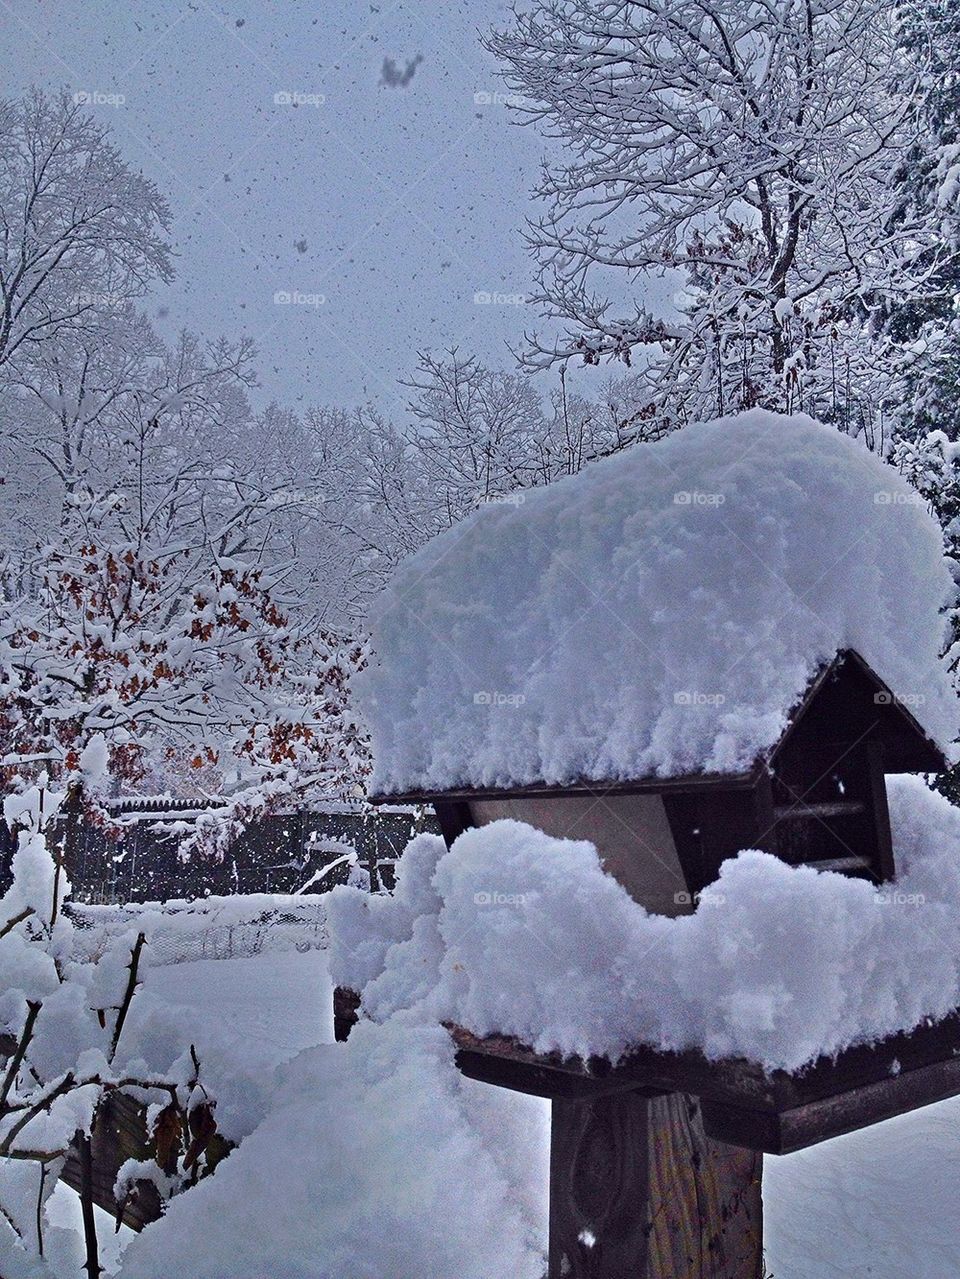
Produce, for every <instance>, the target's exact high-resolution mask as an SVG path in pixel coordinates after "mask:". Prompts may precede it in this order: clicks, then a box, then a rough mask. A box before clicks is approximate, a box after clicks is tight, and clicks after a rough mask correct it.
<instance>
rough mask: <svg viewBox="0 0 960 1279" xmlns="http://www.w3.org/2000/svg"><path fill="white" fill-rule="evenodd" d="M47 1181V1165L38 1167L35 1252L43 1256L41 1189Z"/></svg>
mask: <svg viewBox="0 0 960 1279" xmlns="http://www.w3.org/2000/svg"><path fill="white" fill-rule="evenodd" d="M46 1181H47V1165H46V1164H44V1163H42V1164H41V1165H40V1185H39V1187H38V1189H37V1252H39V1254H40V1256H41V1257H42V1256H43V1188H44V1186H45V1185H46Z"/></svg>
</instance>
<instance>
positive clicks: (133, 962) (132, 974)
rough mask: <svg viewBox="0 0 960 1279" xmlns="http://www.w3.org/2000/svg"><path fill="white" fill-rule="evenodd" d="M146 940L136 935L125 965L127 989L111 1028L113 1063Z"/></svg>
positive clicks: (135, 986)
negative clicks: (114, 1023) (115, 1020)
mask: <svg viewBox="0 0 960 1279" xmlns="http://www.w3.org/2000/svg"><path fill="white" fill-rule="evenodd" d="M145 941H146V938H145V937H144V935H143V933H138V934H137V940H136V941H135V942H134V944H133V950H132V951H131V952H130V963H129V964H128V965H127V968H128V973H129V975H128V977H127V988H126V990H125V991H124V992H123V1002H122V1003H121V1004H120V1011H119V1012H118V1013H117V1024H116V1025H115V1026H114V1028H113V1039H112V1040H111V1041H110V1057H109V1059H108V1060H109V1061H110V1062H111V1064H112V1062H113V1059H114V1057H115V1056H116V1055H117V1047H118V1045H119V1043H120V1035H121V1033H122V1031H123V1023H124V1022H125V1021H126V1020H127V1013H128V1012H129V1011H130V1003H131V1001H132V999H133V996H134V992H135V991H136V989H137V970H138V968H139V967H140V952H141V951H142V950H143V946H144V942H145Z"/></svg>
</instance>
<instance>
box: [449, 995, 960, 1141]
mask: <svg viewBox="0 0 960 1279" xmlns="http://www.w3.org/2000/svg"><path fill="white" fill-rule="evenodd" d="M447 1029H448V1031H449V1032H450V1033H451V1035H452V1036H453V1039H454V1042H455V1043H456V1045H457V1047H458V1054H457V1064H458V1065H459V1066H460V1067H461V1069H463V1071H464V1073H465V1074H468V1075H470V1077H471V1078H473V1079H480V1080H483V1081H485V1082H488V1083H493V1084H497V1085H499V1086H500V1087H505V1088H512V1089H515V1090H516V1091H520V1092H528V1093H533V1094H534V1095H536V1096H540V1097H548V1098H550V1099H551V1100H571V1099H573V1100H576V1099H589V1098H590V1097H600V1096H605V1095H611V1094H616V1093H619V1092H623V1093H627V1092H633V1091H635V1090H637V1089H643V1090H646V1092H647V1093H648V1094H652V1093H655V1092H660V1093H674V1092H682V1093H686V1094H689V1095H691V1096H696V1097H699V1098H700V1099H701V1101H702V1103H703V1111H704V1120H705V1124H706V1131H707V1133H708V1134H709V1135H711V1136H713V1137H715V1138H717V1139H719V1140H722V1141H724V1142H727V1143H729V1144H733V1145H738V1146H742V1147H744V1148H745V1149H750V1150H754V1151H763V1152H766V1153H768V1154H789V1153H791V1152H792V1151H795V1150H801V1149H803V1148H805V1147H807V1146H812V1145H816V1144H817V1143H818V1142H821V1141H826V1140H828V1139H829V1138H831V1137H836V1136H839V1135H841V1134H842V1133H847V1132H854V1131H856V1130H857V1129H860V1128H865V1127H868V1126H869V1125H871V1124H875V1123H878V1122H879V1121H880V1120H883V1119H889V1118H892V1117H893V1116H894V1115H899V1114H903V1113H905V1112H907V1111H910V1110H916V1109H917V1108H919V1107H921V1106H927V1105H930V1104H931V1103H932V1102H936V1101H942V1100H944V1099H945V1098H947V1097H951V1096H955V1095H960V1018H958V1017H957V1016H956V1015H953V1016H951V1017H948V1018H946V1019H944V1020H943V1021H941V1022H937V1023H933V1024H929V1025H923V1026H920V1027H918V1028H917V1029H916V1030H914V1031H912V1032H904V1033H903V1034H900V1035H894V1036H891V1037H890V1038H889V1039H886V1040H883V1041H881V1042H880V1043H878V1044H872V1045H863V1046H859V1047H854V1048H848V1049H846V1050H845V1051H844V1052H842V1053H839V1054H838V1055H837V1057H836V1058H833V1057H821V1058H819V1059H818V1060H817V1061H816V1062H814V1063H813V1064H812V1065H810V1066H808V1067H806V1068H805V1069H804V1070H803V1071H802V1072H799V1073H796V1074H790V1073H788V1072H786V1071H783V1070H775V1071H771V1072H769V1073H768V1072H765V1071H764V1070H763V1068H762V1067H761V1066H760V1065H759V1064H758V1063H756V1062H750V1061H746V1060H744V1059H742V1058H726V1059H724V1060H721V1061H708V1060H707V1058H705V1057H704V1056H703V1054H702V1053H699V1052H695V1051H690V1052H684V1053H664V1052H660V1051H658V1050H657V1049H654V1048H646V1047H638V1048H636V1049H635V1050H633V1051H632V1052H631V1053H629V1054H628V1055H627V1056H626V1057H624V1058H623V1059H622V1060H621V1061H620V1062H618V1063H617V1065H615V1066H614V1065H611V1063H610V1062H608V1061H605V1060H604V1059H591V1060H589V1061H583V1060H581V1059H580V1058H563V1057H561V1056H560V1055H559V1054H557V1053H548V1054H537V1053H534V1052H533V1051H532V1049H530V1048H527V1047H525V1046H524V1045H522V1044H519V1043H517V1041H516V1040H513V1039H509V1038H506V1037H503V1036H491V1037H489V1038H486V1039H481V1038H478V1037H477V1036H476V1035H472V1034H471V1033H470V1032H469V1031H466V1030H464V1029H463V1028H462V1027H457V1026H448V1027H447Z"/></svg>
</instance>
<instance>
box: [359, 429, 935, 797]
mask: <svg viewBox="0 0 960 1279" xmlns="http://www.w3.org/2000/svg"><path fill="white" fill-rule="evenodd" d="M953 592H954V587H953V583H952V580H951V577H950V574H949V572H948V570H947V567H946V564H945V561H944V558H943V548H942V537H941V533H940V530H939V527H938V526H937V524H936V523H935V521H934V520H933V518H932V517H931V516H930V515H929V513H928V512H927V511H926V509H925V507H924V505H923V503H922V501H921V499H920V497H919V496H918V494H917V493H916V492H915V491H914V490H913V489H911V488H910V487H909V486H908V484H907V483H906V481H905V480H903V479H902V477H901V476H900V475H899V474H898V473H897V472H896V471H894V470H893V468H892V467H890V466H888V465H887V464H886V463H885V462H883V461H882V460H880V459H879V458H878V457H877V456H876V455H874V454H872V453H870V452H868V451H867V449H866V448H864V447H863V446H862V445H861V444H859V443H857V442H856V441H854V440H852V439H850V438H849V437H847V436H845V435H842V434H840V433H839V432H838V431H836V430H835V429H833V428H831V427H826V426H823V425H821V424H820V423H818V422H815V421H813V420H812V419H810V418H807V417H803V416H798V417H783V416H780V415H777V414H773V413H768V412H765V411H759V410H757V411H752V412H749V413H744V414H741V415H739V416H737V417H730V418H723V419H720V420H718V421H715V422H710V423H705V424H700V425H695V426H689V427H686V428H684V429H683V430H682V431H678V432H676V433H675V434H673V435H671V436H669V437H668V438H666V439H664V440H662V441H660V442H659V443H656V444H643V445H638V446H636V447H634V448H632V449H628V450H626V451H625V452H623V453H619V454H617V455H616V456H615V457H611V458H607V459H605V460H603V461H600V462H596V463H593V464H591V465H590V466H588V467H587V468H586V469H585V470H584V471H582V472H581V473H580V474H579V475H577V476H573V477H571V478H570V479H568V480H564V481H562V482H560V483H558V484H554V485H552V486H550V487H547V488H543V489H535V490H526V491H524V492H523V493H520V494H517V495H514V497H513V498H512V499H511V501H510V502H503V503H497V504H494V503H491V504H488V505H486V506H485V507H484V508H483V509H481V510H479V511H477V512H475V513H474V514H473V515H471V516H470V517H468V518H467V519H466V520H465V521H464V522H463V523H462V524H460V525H458V526H457V527H456V528H453V529H451V530H449V531H448V532H447V533H445V534H443V535H442V536H440V537H437V538H435V539H434V540H433V541H432V542H430V543H429V544H428V545H427V546H426V547H424V548H423V549H422V550H421V551H419V552H418V553H417V554H416V555H414V556H413V557H412V558H411V559H409V560H408V561H406V562H405V563H404V564H403V565H402V566H401V567H400V569H399V570H398V572H397V573H396V575H395V576H394V578H393V580H392V582H391V584H390V586H389V588H388V589H387V590H386V591H385V592H384V593H383V595H382V596H381V597H380V599H379V600H378V602H377V604H376V606H375V608H374V612H373V619H372V622H373V627H372V629H373V637H374V649H375V652H376V654H377V657H378V659H379V661H378V664H376V665H374V666H373V667H371V668H370V670H369V671H368V672H366V673H365V675H364V676H362V677H361V683H360V692H361V700H362V704H363V707H364V712H365V715H366V718H367V720H368V722H369V724H370V727H371V730H372V735H373V744H374V755H375V760H376V768H375V775H374V779H373V785H374V788H375V789H377V790H380V791H382V792H393V793H397V792H401V791H405V790H416V789H421V788H422V789H427V790H438V789H449V788H453V787H456V786H490V787H496V786H506V785H521V784H524V783H532V782H537V781H543V782H546V783H552V784H558V783H563V782H570V781H574V780H577V779H588V780H599V779H609V780H611V781H617V780H629V779H636V778H641V777H654V776H657V777H664V778H666V777H674V776H680V775H685V774H691V773H701V772H707V773H710V772H716V773H731V772H740V771H744V770H746V769H747V768H749V767H750V765H752V764H753V763H754V761H755V760H756V759H757V757H758V756H759V755H760V754H762V753H763V752H764V751H766V750H768V749H770V748H771V747H772V746H773V745H775V744H776V742H777V741H778V739H779V737H780V735H781V734H782V732H783V729H784V727H785V726H786V723H787V720H788V716H789V713H790V711H791V709H792V708H793V707H794V706H795V705H796V704H797V702H798V701H799V700H800V698H801V696H802V694H803V693H804V691H805V689H806V688H807V686H808V684H809V682H810V680H811V679H812V678H813V676H814V675H815V674H816V672H817V670H818V669H819V668H820V667H821V666H822V665H823V664H824V663H826V662H828V661H830V660H831V659H832V658H833V657H834V656H835V655H836V653H837V652H838V650H840V649H844V648H853V649H856V650H857V651H858V652H859V653H860V654H861V656H862V657H864V658H865V660H866V661H867V662H868V663H869V665H870V666H871V667H873V669H874V670H875V671H876V673H877V674H878V675H879V676H880V678H881V679H883V680H884V681H885V682H886V683H887V684H888V685H889V687H890V688H891V689H892V690H893V691H894V693H895V694H897V695H898V696H900V697H901V698H903V700H904V701H905V703H906V704H907V705H909V707H910V709H911V710H912V711H913V712H914V714H915V715H916V717H917V718H918V719H919V720H920V721H921V723H922V725H923V727H924V728H925V729H926V730H927V732H928V733H929V734H930V735H931V737H932V738H933V739H934V740H935V741H937V742H938V743H939V744H940V746H941V747H943V748H945V749H946V748H948V747H949V744H950V742H951V741H952V740H953V739H954V738H955V737H956V736H957V731H958V709H957V701H956V697H955V695H954V694H953V693H952V691H951V689H950V686H949V681H948V678H947V675H946V672H945V669H944V667H943V664H942V663H941V662H940V660H939V653H940V651H941V648H942V643H943V640H944V635H945V631H944V623H943V620H942V617H941V610H942V609H943V607H944V606H945V604H946V603H947V602H948V601H949V600H950V599H951V598H952V596H953Z"/></svg>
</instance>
